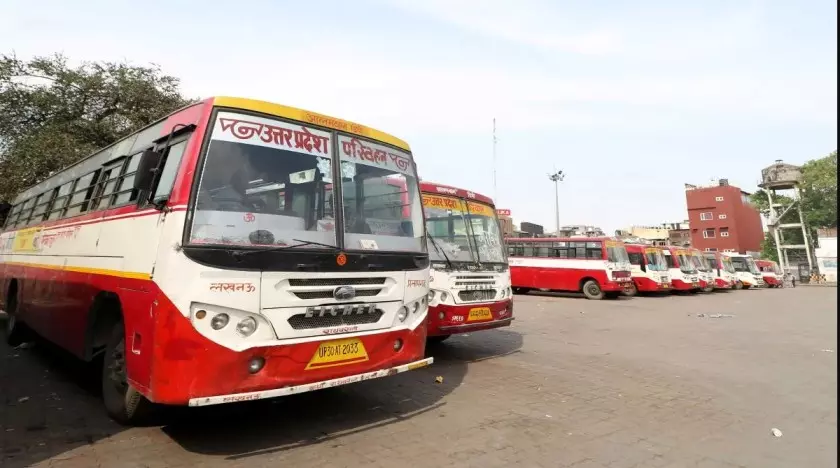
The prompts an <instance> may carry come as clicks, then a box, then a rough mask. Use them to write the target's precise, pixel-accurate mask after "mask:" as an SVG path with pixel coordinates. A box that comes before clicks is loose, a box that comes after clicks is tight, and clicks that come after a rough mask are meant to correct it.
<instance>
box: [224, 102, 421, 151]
mask: <svg viewBox="0 0 840 468" xmlns="http://www.w3.org/2000/svg"><path fill="white" fill-rule="evenodd" d="M213 105H215V106H223V107H233V108H237V109H245V110H250V111H254V112H261V113H263V114H269V115H276V116H277V117H285V118H287V119H292V120H299V121H301V122H307V123H311V124H313V125H320V126H322V127H328V128H332V129H335V130H341V131H342V132H347V133H353V134H356V135H360V136H364V137H368V138H372V139H374V140H378V141H381V142H383V143H388V144H390V145H394V146H396V147H397V148H401V149H404V150H406V151H411V149H410V148H409V147H408V143H406V142H405V141H403V140H400V139H399V138H397V137H395V136H393V135H389V134H387V133H385V132H380V131H379V130H375V129H373V128H370V127H365V126H364V125H361V124H357V123H353V122H350V121H347V120H342V119H338V118H335V117H330V116H328V115H323V114H318V113H316V112H310V111H307V110H303V109H298V108H295V107H289V106H284V105H281V104H274V103H271V102H265V101H257V100H254V99H245V98H236V97H227V96H218V97H215V98H213Z"/></svg>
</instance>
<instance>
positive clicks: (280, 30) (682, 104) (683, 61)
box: [0, 0, 837, 232]
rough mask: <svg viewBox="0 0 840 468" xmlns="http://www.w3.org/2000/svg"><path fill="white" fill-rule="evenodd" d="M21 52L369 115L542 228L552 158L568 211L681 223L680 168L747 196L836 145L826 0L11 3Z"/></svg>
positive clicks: (450, 175) (594, 220) (11, 27)
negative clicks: (783, 165) (104, 63)
mask: <svg viewBox="0 0 840 468" xmlns="http://www.w3.org/2000/svg"><path fill="white" fill-rule="evenodd" d="M176 3H177V4H176ZM11 52H14V53H15V54H17V56H18V57H20V58H29V57H32V56H37V55H48V54H52V53H55V52H62V53H64V54H65V55H66V56H68V57H69V58H71V59H72V60H74V61H79V62H80V61H98V60H124V61H128V62H130V63H133V64H137V65H145V64H148V63H155V64H158V65H160V66H161V67H162V69H163V70H164V71H165V72H166V73H168V74H170V75H173V76H177V77H179V78H180V79H181V85H182V90H183V92H184V94H185V95H187V96H189V97H209V96H213V95H232V96H241V97H250V98H256V99H262V100H267V101H273V102H278V103H281V104H285V105H290V106H295V107H301V108H304V109H308V110H311V111H315V112H320V113H323V114H328V115H332V116H335V117H340V118H343V119H346V120H352V121H355V122H358V123H362V124H364V125H367V126H370V127H374V128H377V129H379V130H382V131H385V132H387V133H391V134H393V135H396V136H398V137H400V138H402V139H404V140H406V141H407V142H408V143H409V144H410V145H411V147H412V151H413V154H414V157H415V160H416V162H417V166H418V170H419V172H420V177H421V178H423V179H424V180H428V181H434V182H439V183H444V184H449V185H454V186H457V187H460V188H464V189H468V190H472V191H474V192H479V193H483V194H485V195H488V196H490V197H492V198H494V199H495V201H496V205H497V207H498V208H507V209H510V210H511V211H512V215H513V218H514V220H515V221H516V222H521V221H529V222H535V223H538V224H542V225H544V226H545V228H546V230H553V228H554V224H555V221H554V218H555V217H554V185H553V183H552V182H551V181H550V180H549V178H548V174H549V173H551V172H554V171H557V170H562V171H563V172H564V174H565V178H564V180H563V181H562V182H561V183H560V185H559V209H560V224H561V225H567V224H594V225H597V226H600V227H601V228H603V229H604V230H605V231H607V232H612V231H614V230H615V229H620V228H626V227H628V226H630V225H658V224H660V223H663V222H673V221H679V220H683V219H685V218H686V209H685V195H684V193H685V192H684V185H683V184H684V183H691V184H695V185H697V184H708V183H711V181H712V180H715V179H717V178H728V179H729V180H730V183H732V184H733V185H737V186H740V187H741V188H743V189H745V190H747V191H751V190H754V189H755V188H756V184H757V183H758V179H759V177H760V171H761V169H762V168H763V167H766V166H768V165H770V164H772V163H773V161H775V160H776V159H783V160H784V161H785V162H789V163H793V164H801V163H803V162H805V161H807V160H809V159H813V158H818V157H821V156H824V155H826V154H828V153H829V152H831V151H834V150H836V148H837V4H836V2H835V1H832V0H801V1H798V2H791V1H782V0H775V1H773V0H704V1H702V2H686V1H673V0H671V1H665V0H662V1H632V2H631V1H627V0H613V1H600V2H581V1H562V0H516V1H513V0H508V1H502V0H460V1H459V0H354V1H352V2H349V1H340V0H339V1H317V0H311V1H308V2H299V1H294V2H293V1H280V0H274V1H271V0H250V1H239V2H234V1H218V0H204V1H201V2H194V1H181V2H172V1H166V2H164V1H157V0H145V1H143V2H127V1H119V0H112V1H100V0H87V1H84V2H67V1H63V0H42V1H40V2H37V4H36V3H33V2H31V1H20V0H5V1H3V2H2V3H0V53H11ZM493 119H495V120H496V141H497V143H496V145H495V155H496V157H495V164H494V144H493Z"/></svg>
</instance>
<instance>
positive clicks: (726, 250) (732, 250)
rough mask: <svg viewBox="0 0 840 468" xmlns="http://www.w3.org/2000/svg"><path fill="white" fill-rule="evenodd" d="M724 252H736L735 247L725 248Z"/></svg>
mask: <svg viewBox="0 0 840 468" xmlns="http://www.w3.org/2000/svg"><path fill="white" fill-rule="evenodd" d="M723 251H724V252H735V249H723Z"/></svg>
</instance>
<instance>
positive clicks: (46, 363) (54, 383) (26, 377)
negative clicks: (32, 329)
mask: <svg viewBox="0 0 840 468" xmlns="http://www.w3.org/2000/svg"><path fill="white" fill-rule="evenodd" d="M5 324H6V317H5V314H2V313H0V328H2V327H4V326H5ZM99 392H100V380H99V371H98V369H97V368H96V367H95V366H91V365H90V364H86V363H83V362H81V361H79V360H78V359H76V358H75V357H74V356H72V355H70V354H69V353H67V352H65V351H63V350H61V349H59V348H57V347H55V346H53V345H50V344H49V343H46V342H43V341H41V340H38V339H36V340H34V341H32V342H30V343H27V344H26V345H24V346H21V347H18V348H12V347H9V346H8V345H6V343H5V341H3V340H2V339H0V466H2V467H3V468H17V467H24V466H29V465H32V464H35V463H38V462H41V461H44V460H49V459H51V458H53V457H55V456H58V455H60V454H63V453H65V452H69V451H71V450H73V449H76V448H78V447H81V446H85V445H88V444H91V443H93V442H96V441H98V440H101V439H104V438H107V437H110V436H113V435H115V434H118V433H120V432H122V431H125V430H126V428H125V427H122V426H120V425H119V424H117V423H115V422H113V421H112V420H111V419H109V418H108V416H107V415H106V414H105V410H104V409H103V407H102V400H101V399H100V394H99Z"/></svg>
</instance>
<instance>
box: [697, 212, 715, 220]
mask: <svg viewBox="0 0 840 468" xmlns="http://www.w3.org/2000/svg"><path fill="white" fill-rule="evenodd" d="M713 219H715V216H714V214H712V212H711V211H709V212H707V213H700V221H711V220H713Z"/></svg>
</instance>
